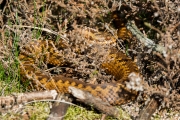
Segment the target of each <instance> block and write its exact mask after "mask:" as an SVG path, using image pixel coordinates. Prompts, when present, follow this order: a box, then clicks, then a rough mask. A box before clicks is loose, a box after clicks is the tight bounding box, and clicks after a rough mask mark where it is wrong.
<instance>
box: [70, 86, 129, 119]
mask: <svg viewBox="0 0 180 120" xmlns="http://www.w3.org/2000/svg"><path fill="white" fill-rule="evenodd" d="M69 92H70V93H72V95H73V96H74V97H76V98H78V101H81V102H83V103H85V104H87V105H91V106H93V107H94V108H96V109H98V110H100V111H101V112H102V113H105V114H107V115H109V116H113V117H115V118H118V119H126V120H128V119H130V117H129V116H128V115H127V113H125V112H124V111H122V110H119V109H117V108H116V107H114V106H111V105H110V104H109V103H106V102H103V101H102V100H101V99H100V98H97V97H95V96H93V95H92V94H90V93H89V92H86V91H82V90H80V89H77V88H75V87H71V86H70V87H69Z"/></svg>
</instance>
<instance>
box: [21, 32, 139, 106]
mask: <svg viewBox="0 0 180 120" xmlns="http://www.w3.org/2000/svg"><path fill="white" fill-rule="evenodd" d="M87 33H88V34H90V37H91V38H92V39H93V40H95V39H98V37H97V36H98V35H97V34H93V33H90V32H88V31H87ZM87 33H86V34H87ZM101 35H102V34H101ZM101 38H102V37H101ZM58 49H61V50H62V51H63V49H64V44H63V42H62V41H59V43H56V44H55V42H54V41H51V40H46V41H43V40H37V41H33V42H30V43H28V45H25V46H24V47H22V48H21V52H20V55H19V60H20V61H21V62H20V73H21V76H22V81H23V82H26V79H30V80H31V81H32V83H33V84H32V85H33V86H35V88H36V89H37V90H40V89H41V88H44V89H48V90H52V89H55V90H57V91H58V92H62V93H68V87H69V86H74V87H76V88H79V89H82V90H84V91H88V92H90V93H91V94H92V95H94V96H96V97H99V98H101V99H102V100H103V101H105V102H108V103H110V104H111V105H120V104H125V103H128V102H130V101H132V100H134V99H135V98H136V97H137V95H138V91H136V90H132V89H129V88H127V87H126V84H125V81H127V82H128V81H129V80H128V75H129V74H130V73H132V72H135V73H139V71H138V67H137V66H136V64H135V63H134V62H133V61H132V60H131V59H130V58H129V57H128V56H127V55H125V54H124V53H123V52H120V51H118V52H117V51H116V50H111V53H110V54H109V57H110V58H113V59H112V60H110V61H107V62H104V63H102V65H101V67H102V68H103V69H105V71H106V72H107V73H108V74H111V75H113V76H114V77H115V79H116V80H118V81H117V82H115V83H105V84H97V85H95V84H88V83H85V82H82V81H79V80H75V79H72V78H67V77H64V76H62V75H57V76H50V75H49V74H48V73H45V72H43V71H41V70H39V68H38V67H37V66H38V64H41V63H40V62H39V61H43V62H45V63H49V64H52V65H55V66H62V65H64V64H65V63H66V61H65V60H64V56H63V55H62V54H61V53H60V52H59V51H58ZM37 61H38V62H37Z"/></svg>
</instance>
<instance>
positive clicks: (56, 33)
mask: <svg viewBox="0 0 180 120" xmlns="http://www.w3.org/2000/svg"><path fill="white" fill-rule="evenodd" d="M5 27H7V28H8V29H10V30H12V31H13V32H15V30H14V29H13V28H14V27H20V28H32V29H36V30H42V31H46V32H48V33H51V34H54V35H57V36H58V35H60V34H59V33H58V32H55V31H52V30H49V29H47V28H41V27H32V26H25V25H13V26H12V27H13V28H11V27H10V26H8V25H5ZM60 37H61V38H62V39H63V40H67V38H66V37H64V36H63V35H60Z"/></svg>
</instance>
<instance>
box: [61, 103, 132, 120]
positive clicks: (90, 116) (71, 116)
mask: <svg viewBox="0 0 180 120" xmlns="http://www.w3.org/2000/svg"><path fill="white" fill-rule="evenodd" d="M118 110H119V117H120V119H123V120H124V119H126V120H131V118H130V116H129V115H128V114H127V113H126V112H124V111H123V110H122V109H120V108H118ZM101 117H102V114H101V113H99V114H98V113H96V112H95V111H94V110H93V109H92V110H86V109H85V108H81V107H78V106H70V107H69V108H68V111H67V113H66V115H65V118H64V119H65V120H100V119H101ZM105 120H118V119H116V118H113V117H110V116H108V117H106V119H105Z"/></svg>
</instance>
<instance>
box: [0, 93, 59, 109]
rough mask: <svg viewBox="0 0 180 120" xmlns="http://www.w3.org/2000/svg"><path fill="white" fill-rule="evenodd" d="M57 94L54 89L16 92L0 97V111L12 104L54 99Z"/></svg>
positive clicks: (10, 106)
mask: <svg viewBox="0 0 180 120" xmlns="http://www.w3.org/2000/svg"><path fill="white" fill-rule="evenodd" d="M56 96H57V92H56V90H50V91H41V92H31V93H18V94H14V95H11V96H5V97H0V111H1V110H2V109H9V108H12V107H13V106H14V105H18V104H23V103H27V102H31V101H34V100H54V99H55V98H56Z"/></svg>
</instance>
